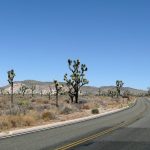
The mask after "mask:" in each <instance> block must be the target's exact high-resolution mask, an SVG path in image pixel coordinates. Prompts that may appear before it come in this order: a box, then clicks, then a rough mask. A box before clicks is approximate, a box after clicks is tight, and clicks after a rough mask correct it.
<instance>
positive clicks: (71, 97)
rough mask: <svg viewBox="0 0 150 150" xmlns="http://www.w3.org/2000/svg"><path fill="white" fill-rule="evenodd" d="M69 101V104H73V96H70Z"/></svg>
mask: <svg viewBox="0 0 150 150" xmlns="http://www.w3.org/2000/svg"><path fill="white" fill-rule="evenodd" d="M70 99H71V103H73V96H72V95H71V96H70Z"/></svg>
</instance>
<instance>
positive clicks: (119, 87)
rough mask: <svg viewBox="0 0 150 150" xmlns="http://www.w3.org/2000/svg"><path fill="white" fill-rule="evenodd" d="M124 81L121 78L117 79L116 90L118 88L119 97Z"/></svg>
mask: <svg viewBox="0 0 150 150" xmlns="http://www.w3.org/2000/svg"><path fill="white" fill-rule="evenodd" d="M123 84H124V83H123V82H122V81H121V80H117V81H116V90H117V97H118V96H120V93H121V88H122V87H123Z"/></svg>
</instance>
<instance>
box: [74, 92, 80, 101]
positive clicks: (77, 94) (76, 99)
mask: <svg viewBox="0 0 150 150" xmlns="http://www.w3.org/2000/svg"><path fill="white" fill-rule="evenodd" d="M78 97H79V93H78V91H76V94H75V103H78Z"/></svg>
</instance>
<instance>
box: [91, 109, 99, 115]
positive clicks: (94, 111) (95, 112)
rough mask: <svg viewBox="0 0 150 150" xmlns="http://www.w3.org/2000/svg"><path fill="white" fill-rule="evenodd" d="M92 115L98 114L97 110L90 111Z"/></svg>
mask: <svg viewBox="0 0 150 150" xmlns="http://www.w3.org/2000/svg"><path fill="white" fill-rule="evenodd" d="M91 112H92V114H99V110H98V109H97V108H95V109H92V110H91Z"/></svg>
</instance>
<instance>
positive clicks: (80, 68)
mask: <svg viewBox="0 0 150 150" xmlns="http://www.w3.org/2000/svg"><path fill="white" fill-rule="evenodd" d="M68 65H69V70H70V71H71V75H70V79H68V77H67V74H65V75H64V81H65V82H66V85H67V86H68V88H69V95H70V97H71V99H72V97H75V102H76V103H78V96H79V91H80V88H81V87H82V86H84V85H85V84H88V83H89V81H88V80H87V79H86V78H85V72H86V71H87V67H86V65H85V64H81V63H80V61H79V60H74V61H72V60H70V59H68Z"/></svg>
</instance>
